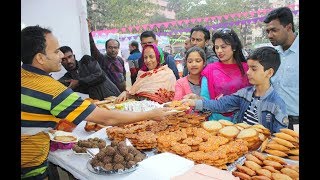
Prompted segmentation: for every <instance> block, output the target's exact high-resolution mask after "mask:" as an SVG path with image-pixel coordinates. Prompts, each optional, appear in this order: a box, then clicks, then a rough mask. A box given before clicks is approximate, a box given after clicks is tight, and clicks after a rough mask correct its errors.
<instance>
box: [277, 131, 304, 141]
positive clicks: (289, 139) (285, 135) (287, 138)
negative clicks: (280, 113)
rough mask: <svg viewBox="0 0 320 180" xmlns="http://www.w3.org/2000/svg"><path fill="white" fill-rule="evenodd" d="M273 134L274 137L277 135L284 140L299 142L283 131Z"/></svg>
mask: <svg viewBox="0 0 320 180" xmlns="http://www.w3.org/2000/svg"><path fill="white" fill-rule="evenodd" d="M273 135H274V136H275V137H278V138H281V139H284V140H288V141H293V142H299V141H298V140H297V139H295V138H294V137H292V136H290V135H289V134H286V133H283V132H279V133H274V134H273Z"/></svg>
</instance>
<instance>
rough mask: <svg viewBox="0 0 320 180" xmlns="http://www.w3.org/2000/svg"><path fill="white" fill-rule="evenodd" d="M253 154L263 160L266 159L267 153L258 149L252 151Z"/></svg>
mask: <svg viewBox="0 0 320 180" xmlns="http://www.w3.org/2000/svg"><path fill="white" fill-rule="evenodd" d="M251 154H252V155H254V156H255V157H257V158H258V159H260V160H261V161H264V160H265V159H266V157H265V155H263V154H262V153H260V152H258V151H252V152H251Z"/></svg>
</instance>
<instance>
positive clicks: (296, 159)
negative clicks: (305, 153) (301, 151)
mask: <svg viewBox="0 0 320 180" xmlns="http://www.w3.org/2000/svg"><path fill="white" fill-rule="evenodd" d="M288 157H289V159H292V160H295V161H299V156H288Z"/></svg>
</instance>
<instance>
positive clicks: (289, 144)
mask: <svg viewBox="0 0 320 180" xmlns="http://www.w3.org/2000/svg"><path fill="white" fill-rule="evenodd" d="M273 140H274V141H276V142H277V143H278V144H281V145H284V146H287V147H290V148H293V147H294V145H293V144H292V143H291V142H289V141H287V140H284V139H281V138H278V137H274V138H273Z"/></svg>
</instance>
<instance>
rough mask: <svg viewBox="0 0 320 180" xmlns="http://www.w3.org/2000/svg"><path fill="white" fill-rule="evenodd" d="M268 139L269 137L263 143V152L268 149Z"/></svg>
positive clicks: (261, 150) (261, 149)
mask: <svg viewBox="0 0 320 180" xmlns="http://www.w3.org/2000/svg"><path fill="white" fill-rule="evenodd" d="M268 141H269V139H268V138H267V139H266V140H264V141H263V143H262V144H261V148H260V152H263V151H264V150H265V149H266V147H267V144H268Z"/></svg>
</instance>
